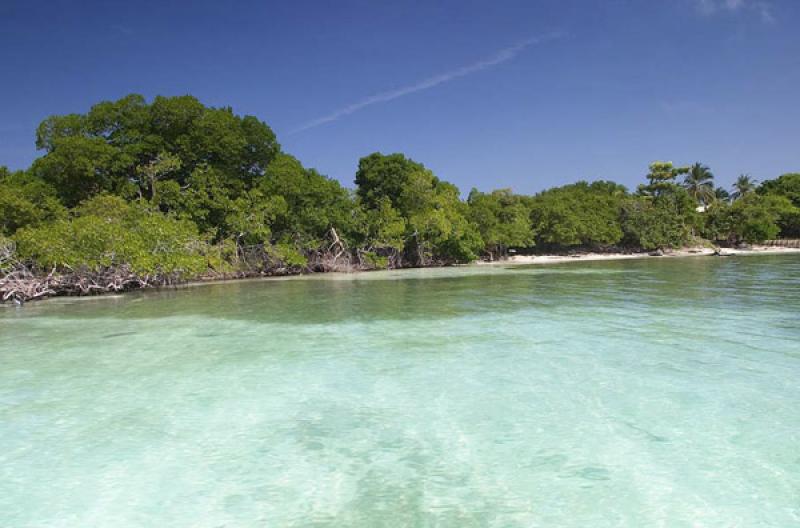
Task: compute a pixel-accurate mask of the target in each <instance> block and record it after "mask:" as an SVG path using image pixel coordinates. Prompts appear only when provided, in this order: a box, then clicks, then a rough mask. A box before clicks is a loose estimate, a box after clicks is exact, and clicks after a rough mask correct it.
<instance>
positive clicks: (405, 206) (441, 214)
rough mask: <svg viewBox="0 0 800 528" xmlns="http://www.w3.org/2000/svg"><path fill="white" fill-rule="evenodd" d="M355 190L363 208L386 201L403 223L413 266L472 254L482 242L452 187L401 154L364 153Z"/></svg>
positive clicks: (466, 258) (460, 259) (462, 258)
mask: <svg viewBox="0 0 800 528" xmlns="http://www.w3.org/2000/svg"><path fill="white" fill-rule="evenodd" d="M356 185H357V188H356V195H357V196H358V198H359V200H360V202H361V204H363V207H364V208H365V209H366V210H367V211H369V210H373V209H376V208H378V207H380V206H381V204H382V203H383V201H385V200H388V201H389V203H390V204H391V206H392V208H393V209H394V210H396V211H397V212H398V213H399V214H400V215H401V216H402V217H403V218H404V220H405V222H406V236H405V239H406V243H405V249H406V253H407V254H408V257H409V258H410V259H411V260H412V261H414V262H416V263H417V264H418V265H426V264H428V263H430V262H432V261H443V262H464V261H470V260H473V259H475V257H476V254H477V252H479V251H480V250H481V247H482V245H483V244H482V241H481V239H480V235H479V234H478V232H477V229H476V227H475V226H474V225H473V224H472V223H471V222H469V221H468V220H467V218H466V214H467V206H466V204H464V203H463V202H461V200H460V198H459V193H458V188H457V187H455V186H454V185H452V184H450V183H447V182H443V181H441V180H439V179H438V178H437V177H436V176H434V174H433V173H432V172H431V171H430V170H428V169H426V168H425V167H424V166H423V165H422V164H420V163H417V162H415V161H413V160H410V159H408V158H406V157H405V156H403V155H402V154H390V155H383V154H380V153H377V152H376V153H374V154H370V155H369V156H366V157H364V158H361V160H360V161H359V164H358V171H357V172H356Z"/></svg>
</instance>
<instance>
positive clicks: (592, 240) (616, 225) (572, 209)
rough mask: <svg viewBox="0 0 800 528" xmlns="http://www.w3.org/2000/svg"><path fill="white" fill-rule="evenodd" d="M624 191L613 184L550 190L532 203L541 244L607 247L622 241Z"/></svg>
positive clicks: (577, 185)
mask: <svg viewBox="0 0 800 528" xmlns="http://www.w3.org/2000/svg"><path fill="white" fill-rule="evenodd" d="M626 198H627V191H626V189H625V187H623V186H621V185H617V184H615V183H612V182H606V181H598V182H594V183H591V184H589V183H587V182H578V183H575V184H571V185H564V186H562V187H556V188H553V189H548V190H546V191H543V192H541V193H539V194H538V195H536V196H535V197H534V198H533V200H532V202H531V214H530V217H531V221H532V224H533V230H534V232H535V233H536V240H537V243H538V244H543V245H555V246H576V245H586V246H598V245H599V246H607V245H613V244H616V243H618V242H620V240H622V236H623V231H622V225H621V212H622V207H623V205H624V204H625V202H626Z"/></svg>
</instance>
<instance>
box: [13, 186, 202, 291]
mask: <svg viewBox="0 0 800 528" xmlns="http://www.w3.org/2000/svg"><path fill="white" fill-rule="evenodd" d="M14 240H15V241H16V242H17V249H18V252H19V255H20V256H21V257H22V258H24V259H28V260H30V261H33V262H35V263H36V264H38V265H39V266H42V267H47V268H51V267H55V268H57V269H62V270H63V269H69V270H88V271H99V270H102V269H106V268H120V267H127V268H129V269H130V270H131V271H132V272H133V273H137V274H140V275H166V274H168V275H178V276H184V277H188V276H193V275H197V274H199V273H201V272H202V271H204V270H205V269H206V265H207V264H206V259H205V258H204V256H203V254H202V249H203V244H202V242H201V241H200V240H199V238H198V234H197V229H196V227H195V226H194V224H192V223H191V222H188V221H185V220H179V219H176V218H173V217H170V216H167V215H164V214H162V213H159V212H157V211H154V210H152V209H149V208H147V207H144V206H142V205H137V204H128V203H126V202H125V201H124V200H123V199H121V198H119V197H116V196H108V195H99V196H96V197H93V198H91V199H89V200H87V201H86V202H83V203H82V204H81V205H80V206H79V207H78V208H76V210H75V211H74V216H73V217H72V218H69V219H66V218H65V219H59V220H56V221H54V222H51V223H47V224H41V225H39V226H37V227H25V228H22V229H20V230H18V231H17V233H16V234H15V235H14Z"/></svg>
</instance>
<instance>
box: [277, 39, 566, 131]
mask: <svg viewBox="0 0 800 528" xmlns="http://www.w3.org/2000/svg"><path fill="white" fill-rule="evenodd" d="M562 36H563V34H562V33H560V32H554V33H548V34H546V35H542V36H538V37H532V38H529V39H526V40H523V41H522V42H520V43H519V44H517V45H515V46H511V47H509V48H504V49H502V50H500V51H498V52H497V53H495V54H494V55H492V56H491V57H489V58H486V59H483V60H480V61H478V62H475V63H472V64H469V65H467V66H462V67H461V68H457V69H455V70H450V71H448V72H445V73H440V74H439V75H434V76H433V77H429V78H427V79H424V80H422V81H419V82H417V83H414V84H411V85H409V86H404V87H402V88H397V89H395V90H389V91H387V92H382V93H379V94H375V95H371V96H369V97H366V98H364V99H362V100H360V101H357V102H355V103H352V104H349V105H347V106H345V107H343V108H340V109H338V110H336V111H334V112H331V113H330V114H328V115H326V116H323V117H320V118H318V119H314V120H313V121H309V122H308V123H306V124H305V125H302V126H300V127H298V128H296V129H294V130H292V131H291V132H289V133H290V134H296V133H298V132H302V131H304V130H308V129H309V128H314V127H317V126H319V125H322V124H325V123H330V122H331V121H336V120H337V119H339V118H341V117H344V116H346V115H350V114H352V113H354V112H358V111H359V110H361V109H362V108H366V107H367V106H371V105H374V104H377V103H385V102H386V101H391V100H393V99H397V98H399V97H403V96H404V95H408V94H412V93H415V92H420V91H422V90H427V89H428V88H433V87H434V86H438V85H440V84H443V83H446V82H448V81H452V80H453V79H458V78H459V77H465V76H467V75H470V74H473V73H476V72H479V71H482V70H485V69H487V68H491V67H492V66H496V65H498V64H502V63H503V62H507V61H510V60H511V59H513V58H514V57H516V56H517V55H518V54H519V53H520V52H521V51H523V50H524V49H525V48H527V47H529V46H532V45H534V44H540V43H542V42H545V41H548V40H553V39H556V38H560V37H562Z"/></svg>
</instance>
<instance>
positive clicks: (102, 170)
mask: <svg viewBox="0 0 800 528" xmlns="http://www.w3.org/2000/svg"><path fill="white" fill-rule="evenodd" d="M36 145H37V147H38V148H39V149H42V150H44V151H45V154H44V156H42V157H40V158H39V159H37V160H36V162H34V165H33V171H34V173H35V174H36V175H37V176H38V177H41V178H42V179H43V180H44V181H46V182H49V183H51V184H53V185H54V186H55V187H56V188H57V189H58V191H59V194H60V196H61V198H62V200H63V201H64V203H65V204H66V205H67V206H69V207H72V206H74V205H76V204H77V203H78V202H80V201H81V200H85V199H86V198H88V197H90V196H93V195H95V194H98V193H103V192H105V193H113V194H118V195H121V196H130V195H135V194H137V189H136V182H137V181H138V182H139V184H140V185H139V191H142V190H143V189H142V183H148V182H142V173H141V171H142V170H144V169H143V168H146V167H152V166H153V164H154V163H155V164H156V165H159V162H158V161H157V160H159V158H161V161H162V162H163V160H164V159H170V160H173V159H174V158H177V161H179V163H174V164H172V165H171V166H170V167H169V168H170V170H169V171H162V172H161V173H160V175H159V179H161V178H166V177H167V176H168V178H167V179H169V180H173V181H175V182H176V183H177V184H178V185H179V186H184V185H185V184H186V183H187V182H188V180H189V178H190V177H191V175H192V174H193V173H194V172H195V171H196V170H197V169H199V168H201V167H210V168H213V169H214V170H216V171H218V174H219V176H220V178H221V179H222V180H223V184H224V186H225V187H226V188H227V190H228V192H229V194H231V195H233V197H236V196H238V195H239V194H241V193H243V192H246V191H247V190H248V189H249V188H250V187H251V186H252V181H253V179H254V178H257V177H258V176H260V175H262V174H263V173H264V171H265V170H266V167H267V165H268V164H269V162H270V161H272V159H273V158H274V157H275V156H276V155H277V154H278V152H280V146H279V145H278V143H277V141H276V139H275V135H274V134H273V133H272V131H271V130H270V129H269V127H267V125H265V124H264V123H262V122H260V121H258V120H257V119H256V118H254V117H251V116H245V117H239V116H236V115H234V114H233V111H232V110H231V109H230V108H211V107H206V106H204V105H203V104H201V103H200V102H199V101H198V100H197V99H195V98H194V97H191V96H181V97H156V98H155V99H154V100H153V102H152V103H151V104H148V103H147V102H146V101H145V99H144V98H143V97H142V96H140V95H129V96H126V97H123V98H122V99H120V100H118V101H113V102H111V101H106V102H102V103H99V104H97V105H94V106H93V107H92V108H91V109H90V110H89V112H88V113H87V114H69V115H65V116H52V117H49V118H47V119H46V120H45V121H43V122H42V124H41V125H40V126H39V128H38V129H37V139H36ZM151 191H152V189H151Z"/></svg>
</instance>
